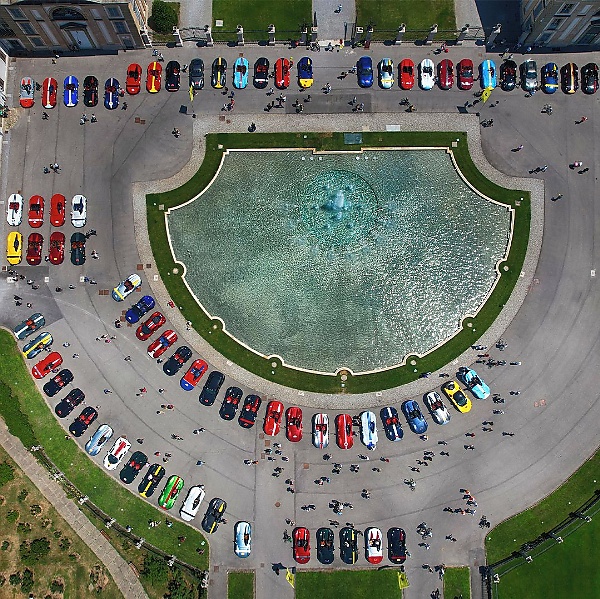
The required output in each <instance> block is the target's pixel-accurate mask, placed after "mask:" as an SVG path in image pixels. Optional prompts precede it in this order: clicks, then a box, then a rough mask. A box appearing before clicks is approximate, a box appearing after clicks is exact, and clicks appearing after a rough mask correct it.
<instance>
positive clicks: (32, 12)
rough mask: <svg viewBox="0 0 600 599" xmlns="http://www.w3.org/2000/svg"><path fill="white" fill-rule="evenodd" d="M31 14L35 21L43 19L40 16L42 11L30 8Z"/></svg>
mask: <svg viewBox="0 0 600 599" xmlns="http://www.w3.org/2000/svg"><path fill="white" fill-rule="evenodd" d="M31 14H32V15H33V18H34V19H35V20H36V21H43V20H44V17H43V16H42V13H41V12H40V11H39V10H35V9H31Z"/></svg>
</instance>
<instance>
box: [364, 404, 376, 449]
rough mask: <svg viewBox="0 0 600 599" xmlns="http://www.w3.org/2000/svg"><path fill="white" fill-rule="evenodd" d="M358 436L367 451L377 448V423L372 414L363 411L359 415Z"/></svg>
mask: <svg viewBox="0 0 600 599" xmlns="http://www.w3.org/2000/svg"><path fill="white" fill-rule="evenodd" d="M360 434H361V439H362V442H363V444H364V445H365V447H366V448H367V449H375V448H376V447H377V439H378V437H377V421H376V420H375V414H373V412H369V411H365V412H362V413H361V415H360Z"/></svg>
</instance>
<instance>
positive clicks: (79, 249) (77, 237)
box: [71, 233, 87, 266]
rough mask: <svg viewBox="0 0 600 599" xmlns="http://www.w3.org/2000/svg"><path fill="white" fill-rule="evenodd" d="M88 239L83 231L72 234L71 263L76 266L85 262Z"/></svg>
mask: <svg viewBox="0 0 600 599" xmlns="http://www.w3.org/2000/svg"><path fill="white" fill-rule="evenodd" d="M86 241H87V240H86V237H85V235H84V234H83V233H73V235H71V264H73V265H74V266H81V265H82V264H85V242H86Z"/></svg>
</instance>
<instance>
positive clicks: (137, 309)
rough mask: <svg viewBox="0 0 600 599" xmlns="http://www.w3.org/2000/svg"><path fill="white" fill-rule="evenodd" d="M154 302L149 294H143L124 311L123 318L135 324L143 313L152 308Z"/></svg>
mask: <svg viewBox="0 0 600 599" xmlns="http://www.w3.org/2000/svg"><path fill="white" fill-rule="evenodd" d="M154 306H155V302H154V298H153V297H152V296H151V295H144V296H143V297H142V299H141V300H140V301H139V302H136V303H135V304H133V306H131V308H129V310H127V312H125V320H126V321H127V322H128V323H130V324H135V323H136V322H139V321H140V318H141V317H142V316H144V314H146V313H148V312H150V310H152V308H154Z"/></svg>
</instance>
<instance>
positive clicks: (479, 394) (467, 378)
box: [458, 366, 490, 399]
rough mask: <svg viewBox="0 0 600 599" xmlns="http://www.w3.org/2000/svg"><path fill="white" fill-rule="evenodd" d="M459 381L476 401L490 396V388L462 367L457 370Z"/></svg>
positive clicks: (474, 374)
mask: <svg viewBox="0 0 600 599" xmlns="http://www.w3.org/2000/svg"><path fill="white" fill-rule="evenodd" d="M458 378H459V380H460V381H461V382H462V383H463V384H464V385H465V387H467V388H468V389H469V391H470V392H471V393H472V394H473V395H474V396H475V397H476V398H477V399H485V398H486V397H489V395H490V388H489V387H488V386H487V385H486V384H485V383H484V382H483V381H482V380H481V379H480V378H479V375H478V374H477V373H476V372H475V371H474V370H471V369H470V368H465V367H464V366H463V367H462V368H460V369H459V370H458Z"/></svg>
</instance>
